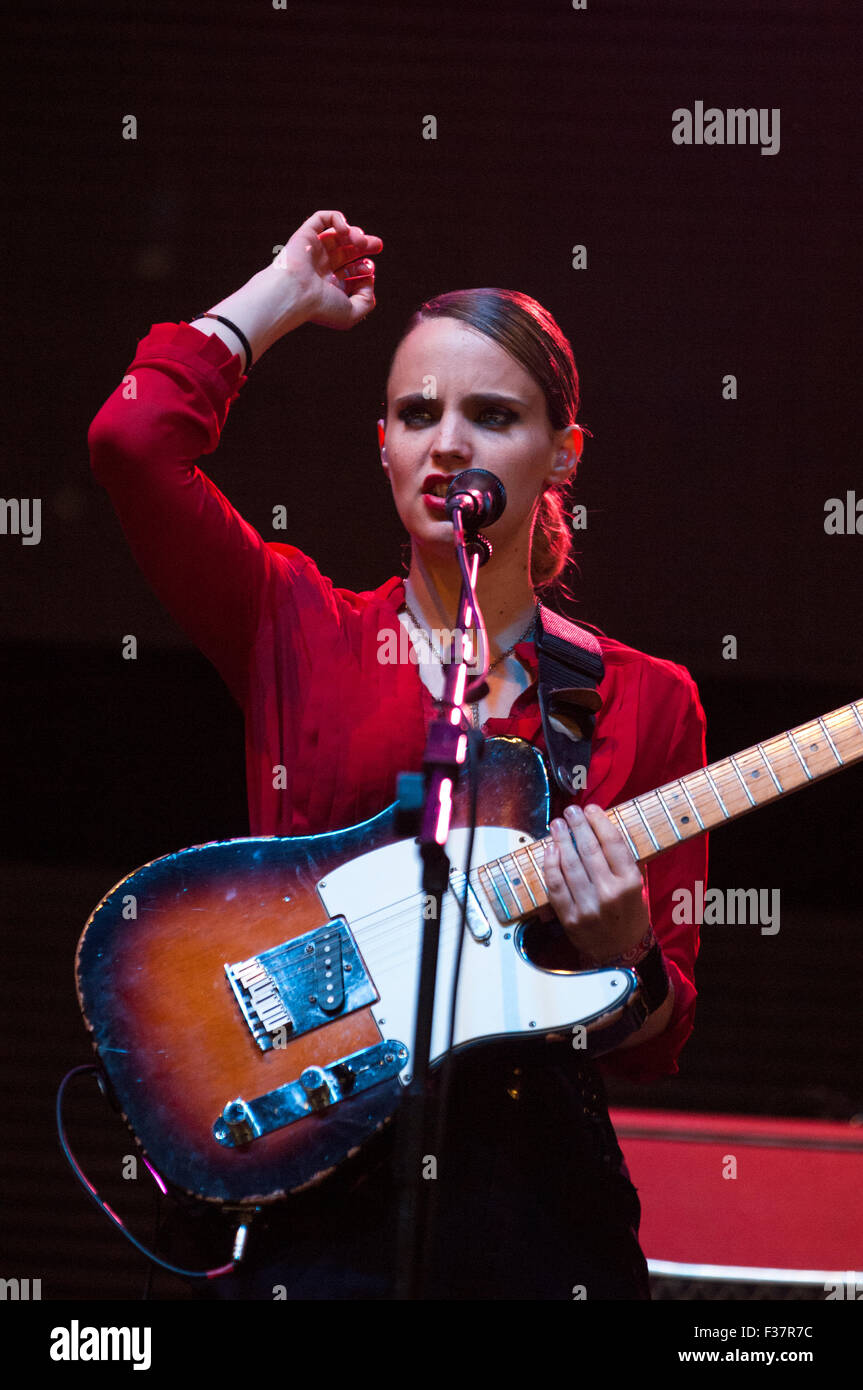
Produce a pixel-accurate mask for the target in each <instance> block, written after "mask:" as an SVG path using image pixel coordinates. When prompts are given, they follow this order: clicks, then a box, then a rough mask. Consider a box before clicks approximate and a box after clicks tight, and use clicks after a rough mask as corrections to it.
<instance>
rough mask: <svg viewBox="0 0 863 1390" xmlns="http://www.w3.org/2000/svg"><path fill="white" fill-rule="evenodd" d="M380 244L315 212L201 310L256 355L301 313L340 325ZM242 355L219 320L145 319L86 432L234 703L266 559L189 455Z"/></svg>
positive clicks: (171, 606) (113, 492) (160, 584)
mask: <svg viewBox="0 0 863 1390" xmlns="http://www.w3.org/2000/svg"><path fill="white" fill-rule="evenodd" d="M381 247H382V243H381V241H380V239H379V238H378V237H372V236H367V235H366V234H365V233H364V232H363V231H362V229H361V228H359V227H352V226H350V225H349V224H348V222H347V220H346V219H345V218H344V216H343V214H342V213H340V212H317V213H315V214H314V216H313V217H310V218H309V219H308V220H307V221H306V222H304V223H303V224H302V226H301V227H300V228H298V230H297V231H296V232H295V233H294V235H293V236H292V237H291V239H290V241H289V242H288V243H287V245H286V246H285V248H284V250H283V251H281V252H280V253H279V255H278V256H277V257H276V259H275V261H273V262H272V264H271V265H269V266H267V267H265V268H264V269H263V270H261V271H259V272H258V273H257V274H256V275H254V276H252V278H251V280H249V281H248V282H247V284H245V285H244V286H243V287H242V288H241V289H239V290H237V291H236V293H234V294H231V295H229V296H228V297H227V298H226V299H224V300H222V301H220V302H219V303H218V304H215V305H213V307H212V310H211V311H210V312H212V313H213V314H218V315H220V316H221V317H222V318H227V319H229V320H230V321H231V322H232V323H233V324H235V325H236V327H237V328H238V329H239V330H240V333H241V334H242V335H243V337H245V338H246V340H247V341H248V343H249V345H250V348H251V353H252V361H253V362H254V361H257V359H258V358H259V357H260V356H261V354H262V353H263V352H266V351H267V349H268V348H270V347H271V346H272V345H273V343H275V342H277V341H278V339H279V338H281V337H283V336H284V335H285V334H286V333H289V332H291V331H292V330H293V329H294V328H297V327H299V326H300V325H301V324H303V323H307V322H311V323H317V324H322V325H325V326H327V327H331V328H342V329H344V328H350V327H352V326H353V325H354V324H355V323H358V322H360V320H361V319H362V318H364V317H365V316H366V315H367V314H368V313H370V312H371V310H372V309H373V308H374V303H375V300H374V264H373V263H372V262H370V261H367V260H364V259H363V258H365V257H366V256H368V255H369V254H372V253H374V254H376V253H377V252H378V251H379V250H380V249H381ZM245 358H246V354H245V350H244V349H243V348H242V346H241V340H240V338H239V337H238V336H237V335H236V334H235V333H234V332H233V331H232V329H231V328H229V327H227V326H226V325H225V324H223V323H221V322H220V321H219V319H215V318H200V319H197V320H195V326H194V327H190V326H189V325H188V324H186V323H182V322H181V323H179V324H171V323H163V324H155V325H153V328H152V329H151V331H150V333H149V334H148V335H147V336H146V337H145V338H143V339H141V341H140V342H139V344H138V347H137V351H136V354H135V357H134V359H133V361H132V363H131V364H130V366H129V368H128V371H127V373H126V375H125V376H124V378H123V381H122V382H121V383H120V385H119V386H118V387H117V388H116V390H115V391H114V392H113V393H112V394H111V396H109V398H108V400H107V401H106V402H105V404H104V405H103V406H102V408H101V410H100V411H99V413H98V414H97V415H96V417H95V419H94V420H93V423H92V424H91V426H90V430H89V434H88V443H89V447H90V456H91V463H92V469H93V473H94V476H95V477H96V479H97V480H98V481H99V482H100V483H101V484H102V485H103V486H104V487H105V488H106V490H107V491H108V493H109V495H110V497H111V501H112V503H113V505H114V508H115V510H116V511H117V514H118V516H119V518H120V522H121V524H122V527H123V530H124V532H125V534H126V537H127V539H128V541H129V544H130V547H131V549H132V552H133V554H134V556H135V559H136V560H137V562H138V564H139V566H140V568H141V570H142V571H143V573H144V575H145V577H146V578H147V580H148V582H149V583H150V585H151V587H152V588H153V590H154V592H155V593H156V594H157V596H158V598H159V599H160V600H161V601H162V602H163V603H164V604H165V606H166V608H168V610H169V611H170V612H171V614H172V615H173V617H174V618H175V619H176V620H177V622H178V623H179V624H180V626H181V627H182V628H183V629H184V631H185V632H186V633H187V634H188V636H189V637H190V638H191V639H192V641H194V642H195V643H196V645H197V646H199V647H200V648H201V650H202V651H203V652H204V653H205V655H206V656H207V657H209V659H210V660H211V661H212V662H213V663H214V665H215V666H216V667H217V669H218V670H219V671H220V673H221V674H222V676H223V677H224V679H225V681H226V682H227V684H228V686H229V688H230V689H231V691H232V693H233V694H234V695H235V697H236V698H237V699H238V700H240V701H241V702H242V700H243V697H244V687H245V673H246V667H247V658H248V653H249V650H250V648H251V644H252V642H253V641H254V636H255V632H256V629H257V623H258V614H259V611H260V602H261V599H262V596H263V594H264V592H265V589H266V584H267V580H268V576H269V567H270V565H271V563H272V559H271V554H270V551H269V549H268V547H267V546H266V544H265V543H264V541H263V540H262V539H261V537H260V536H259V535H258V533H257V532H256V531H255V530H254V528H253V527H251V526H249V525H248V523H247V522H245V521H244V520H243V519H242V517H241V516H240V515H239V514H238V512H237V511H236V510H235V509H234V508H233V507H232V506H231V504H230V502H229V501H228V500H227V498H226V497H225V496H224V495H223V494H222V493H221V492H220V491H219V489H218V488H217V487H216V486H215V484H214V483H212V482H211V481H210V479H209V478H207V477H206V475H205V474H204V473H203V472H201V470H200V469H199V468H197V467H196V466H195V460H196V459H198V458H199V457H200V456H201V455H202V454H209V453H212V452H213V451H214V450H215V449H216V447H217V445H218V443H219V439H220V437H221V431H222V429H223V427H224V424H225V421H226V419H227V415H228V411H229V408H230V404H231V402H232V401H233V400H234V399H236V396H237V395H238V393H239V391H240V389H241V387H242V386H243V385H244V383H245V381H246V377H245V376H242V375H241V370H242V367H243V366H246V367H247V366H248V363H246V360H245ZM241 359H242V360H241Z"/></svg>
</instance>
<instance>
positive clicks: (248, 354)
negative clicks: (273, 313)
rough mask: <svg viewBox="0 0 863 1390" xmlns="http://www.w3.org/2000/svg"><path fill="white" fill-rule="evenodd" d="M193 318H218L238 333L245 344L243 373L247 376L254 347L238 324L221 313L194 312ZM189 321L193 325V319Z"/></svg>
mask: <svg viewBox="0 0 863 1390" xmlns="http://www.w3.org/2000/svg"><path fill="white" fill-rule="evenodd" d="M193 318H196V319H218V321H219V323H223V324H224V325H225V327H226V328H230V330H231V332H232V333H236V335H237V337H238V338H239V340H240V342H241V343H242V344H243V348H244V350H245V353H246V366H245V371H244V373H243V375H244V376H245V375H246V373H247V372H248V370H249V368H250V367H251V365H252V349H251V348H250V346H249V340H248V338H247V337H246V335H245V333H243V332H242V331H241V330H240V329H239V328H238V327H237V325H236V324H235V323H231V320H230V319H225V318H222V315H221V314H194V315H193ZM188 322H189V324H190V325H191V323H192V319H189V320H188Z"/></svg>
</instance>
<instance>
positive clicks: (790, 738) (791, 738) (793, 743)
mask: <svg viewBox="0 0 863 1390" xmlns="http://www.w3.org/2000/svg"><path fill="white" fill-rule="evenodd" d="M788 742H789V743H790V744H791V747H792V748H793V749H794V752H795V753H796V754H797V761H798V762H799V764H800V766H801V767H802V768H803V771H804V772H805V773H806V776H807V777H808V779H809V781H810V782H811V781H812V773H811V772H810V771H809V768H808V767H807V766H806V764H805V762H804V761H803V754H802V753H801V752H800V749H799V748H798V747H797V740H796V738H795V737H794V734H793V732H792V730H791V729H789V730H788Z"/></svg>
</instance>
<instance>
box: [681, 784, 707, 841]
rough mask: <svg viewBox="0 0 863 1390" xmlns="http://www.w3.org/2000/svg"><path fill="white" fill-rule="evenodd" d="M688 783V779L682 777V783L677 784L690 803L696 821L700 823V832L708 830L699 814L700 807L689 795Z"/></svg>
mask: <svg viewBox="0 0 863 1390" xmlns="http://www.w3.org/2000/svg"><path fill="white" fill-rule="evenodd" d="M687 781H688V777H681V778H680V781H679V782H678V783H677V785H678V786H679V787H680V789H681V791H682V792H683V795H684V796H685V797H686V800H687V801H688V802H689V804H690V806H691V807H692V811H693V815H694V816H695V819H696V820H697V821H698V828H699V830H704V829H705V828H706V827H705V824H704V821H703V820H702V819H701V816H700V815H699V814H698V807H697V806H696V804H695V802H694V801H693V800H692V797H691V796H690V795H689V790H688V788H687V786H686V783H687Z"/></svg>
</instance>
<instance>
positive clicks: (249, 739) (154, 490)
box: [88, 323, 707, 1080]
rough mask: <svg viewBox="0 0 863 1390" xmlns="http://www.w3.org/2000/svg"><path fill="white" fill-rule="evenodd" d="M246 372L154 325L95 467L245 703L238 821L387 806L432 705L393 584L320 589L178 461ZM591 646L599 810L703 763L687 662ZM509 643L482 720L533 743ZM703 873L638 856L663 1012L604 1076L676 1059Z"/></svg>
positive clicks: (682, 856) (399, 591)
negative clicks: (643, 864)
mask: <svg viewBox="0 0 863 1390" xmlns="http://www.w3.org/2000/svg"><path fill="white" fill-rule="evenodd" d="M246 380H247V378H246V377H245V376H241V374H240V360H239V357H237V356H236V355H232V354H231V353H230V351H229V349H228V348H227V347H226V346H225V344H224V343H223V342H222V341H221V339H219V338H218V337H216V336H207V335H206V334H203V333H199V332H198V331H197V329H195V328H192V327H190V326H189V325H188V324H185V323H181V324H179V325H177V324H171V323H161V324H155V325H153V327H152V329H151V331H150V333H149V334H148V335H147V336H146V337H145V338H143V339H142V340H141V341H140V342H139V344H138V349H137V352H136V354H135V358H134V360H133V362H132V364H131V366H130V367H129V369H128V373H127V375H126V377H124V380H123V383H121V385H120V386H118V387H117V389H116V390H115V391H114V392H113V394H112V395H111V396H110V397H109V398H108V400H107V401H106V402H105V404H104V406H103V407H102V409H101V410H100V411H99V413H98V414H97V416H96V418H95V419H94V421H93V423H92V425H91V427H90V431H89V436H88V439H89V445H90V451H91V458H92V466H93V472H94V474H95V476H96V478H97V479H98V481H99V482H100V483H102V484H103V485H104V487H105V488H106V489H107V490H108V493H109V495H110V497H111V500H112V502H113V504H114V507H115V509H116V511H117V514H118V516H119V518H120V522H121V524H122V527H123V530H124V532H125V534H126V537H127V539H128V541H129V544H130V546H131V549H132V551H133V554H134V555H135V558H136V560H137V562H138V564H139V566H140V568H141V569H142V571H143V573H144V575H145V576H146V578H147V580H148V581H149V583H150V585H151V586H152V588H153V589H154V591H155V592H156V594H157V595H158V597H159V598H160V599H161V601H162V602H163V603H164V604H165V606H166V607H167V608H168V609H169V611H170V612H171V613H172V615H173V616H174V618H175V619H176V620H177V622H178V623H179V624H180V626H181V627H182V628H183V629H184V630H185V632H186V633H187V634H188V636H189V637H190V638H191V639H192V641H193V642H194V643H195V644H196V645H197V646H198V647H199V648H200V649H201V651H203V652H204V654H205V655H206V656H207V657H208V658H209V659H210V661H212V662H213V664H214V665H215V667H216V669H217V670H218V671H219V673H220V674H221V676H222V677H223V679H224V680H225V682H226V683H227V685H228V688H229V689H230V690H231V692H232V694H233V695H234V697H235V699H236V700H237V701H238V703H239V704H240V706H241V707H242V709H243V712H244V716H245V727H246V778H247V789H248V801H249V826H250V832H251V834H252V835H302V834H309V833H315V832H320V831H326V830H335V829H341V828H343V827H345V826H349V825H353V824H356V823H357V822H358V821H361V820H365V819H366V818H368V817H369V816H372V815H375V814H376V813H377V812H378V811H381V810H383V809H384V807H386V806H388V805H389V804H390V803H391V802H392V801H394V800H395V784H396V776H397V774H398V773H399V772H407V771H419V770H420V768H421V766H422V758H423V752H424V749H425V744H426V731H427V728H428V723H429V720H430V718H431V715H432V711H433V701H432V697H431V695H430V693H429V691H428V689H427V688H426V686H425V685H424V684H423V682H422V680H421V679H420V675H419V669H418V667H417V666H416V665H415V664H413V663H412V662H401V661H399V662H393V663H386V662H381V661H380V660H379V652H380V648H381V638H380V634H381V633H382V632H386V631H394V632H396V633H398V631H399V627H400V624H399V619H398V616H397V614H398V610H399V608H400V606H401V604H402V602H403V599H404V589H403V581H402V580H401V579H399V578H397V577H394V578H392V579H389V580H387V581H386V583H385V584H382V585H381V586H380V588H378V589H375V590H370V591H366V592H363V593H352V592H351V591H349V590H347V589H338V588H336V587H335V586H334V585H333V584H332V583H331V581H330V580H329V579H327V578H326V577H325V576H324V575H322V574H321V573H320V572H319V570H318V568H317V566H316V565H315V563H314V561H313V560H312V559H310V558H309V557H308V556H307V555H304V554H303V553H302V552H301V551H299V550H297V549H296V547H294V546H290V545H281V544H277V543H273V542H267V541H264V540H263V539H262V538H261V536H260V535H259V534H258V532H257V531H255V530H254V528H253V527H251V526H250V525H249V524H248V523H247V522H245V521H244V520H243V518H242V517H241V516H240V515H239V514H238V512H237V511H236V510H235V509H234V508H233V507H232V506H231V504H230V502H229V501H228V500H227V498H226V497H225V496H224V495H223V494H222V493H221V492H220V491H219V489H218V488H217V487H216V486H215V484H214V483H213V482H212V481H211V480H210V479H209V478H208V477H207V476H206V475H205V474H204V473H202V472H201V470H200V469H199V468H197V467H196V466H195V460H196V459H197V458H199V457H200V456H201V455H202V454H209V453H212V452H213V451H214V450H215V448H216V447H217V445H218V443H219V439H220V436H221V431H222V428H223V427H224V424H225V421H226V419H227V415H228V411H229V408H230V403H231V401H233V400H234V399H236V397H237V395H238V394H239V391H240V389H241V388H242V386H243V385H244V384H245V382H246ZM599 640H600V646H601V649H602V656H603V660H604V663H605V676H604V679H603V681H602V682H601V684H600V687H599V693H600V695H601V696H602V699H603V705H602V709H601V711H600V713H599V715H598V717H597V723H596V730H595V733H594V738H593V745H592V747H593V752H592V757H591V762H590V768H589V772H588V779H587V787H586V789H585V791H584V792H582V793H581V794H580V795H579V796H578V797H576V798H575V800H576V801H578V802H579V803H580V804H585V803H586V802H588V801H595V802H597V803H598V804H599V805H600V806H602V807H604V808H608V807H611V806H614V805H616V804H617V803H619V802H621V801H625V800H628V799H629V798H630V797H633V796H637V795H640V794H642V793H644V792H647V791H650V790H652V789H653V788H654V787H656V786H659V785H661V784H663V783H664V782H667V781H669V780H671V779H672V778H674V777H678V776H681V775H682V774H684V773H686V772H691V771H692V770H693V769H694V768H696V767H701V766H703V765H704V763H705V746H704V731H705V719H704V712H703V710H702V708H701V704H700V701H699V698H698V691H697V688H696V686H695V683H694V681H693V680H692V678H691V676H690V675H689V672H688V671H687V670H686V669H685V667H683V666H679V665H676V664H674V663H673V662H670V661H663V660H660V659H658V658H656V657H651V656H647V655H645V654H644V653H643V652H639V651H635V650H634V649H633V648H632V647H627V646H624V645H623V644H622V643H620V642H615V641H614V640H613V639H611V638H608V637H605V636H602V637H600V639H599ZM515 652H516V655H517V656H518V657H519V658H520V659H521V660H522V661H524V662H525V663H526V664H527V666H528V667H529V669H530V671H531V673H532V675H533V677H534V679H533V682H532V684H531V685H530V686H529V688H528V689H526V690H524V691H523V692H522V693H521V694H520V695H519V696H518V697H517V699H516V700H515V701H514V703H513V706H512V709H511V711H510V714H509V715H508V717H507V718H505V719H489V720H488V721H487V723H486V724H485V726H484V728H485V731H486V732H487V733H488V734H504V735H508V736H511V737H519V738H522V739H524V740H525V741H527V742H528V743H532V744H534V745H535V746H536V747H538V748H540V749H541V750H542V751H543V752H544V751H545V750H544V741H543V736H542V721H541V716H540V712H539V705H538V701H537V689H536V669H537V662H536V654H535V650H534V646H533V642H522V643H519V644H518V646H517V647H516V648H515ZM280 769H283V772H279V770H280ZM274 783H275V784H276V785H274ZM553 787H554V784H553ZM554 791H555V793H556V794H555V796H554V797H553V812H554V814H560V811H561V810H562V807H563V805H564V804H565V799H564V798H563V797H562V795H561V794H560V793H558V792H557V791H556V787H554ZM706 877H707V841H706V837H705V836H702V837H700V838H699V839H696V840H690V841H685V842H684V843H682V844H681V845H679V846H677V847H675V848H674V849H672V850H669V851H667V852H666V853H664V854H662V855H660V856H659V857H658V858H656V859H654V860H652V861H651V863H650V864H649V865H648V866H647V885H648V894H649V899H650V915H651V921H652V922H653V925H654V929H655V931H656V934H657V936H658V938H659V940H660V942H661V944H662V949H663V953H664V955H665V958H666V963H667V966H668V971H669V975H670V976H671V979H672V983H673V985H674V991H675V998H674V1011H673V1014H672V1017H671V1020H670V1022H669V1025H668V1027H667V1029H666V1030H665V1031H664V1032H663V1033H662V1034H661V1035H660V1036H659V1037H657V1038H654V1039H652V1040H650V1041H648V1042H647V1043H643V1044H640V1045H639V1046H637V1047H633V1048H631V1049H626V1050H624V1051H619V1050H618V1051H617V1052H615V1053H614V1054H613V1056H612V1057H610V1058H608V1059H607V1060H605V1061H604V1063H603V1065H604V1066H605V1067H606V1068H607V1069H608V1070H609V1071H611V1072H613V1073H614V1074H617V1075H623V1076H626V1077H629V1078H633V1079H641V1080H651V1079H654V1078H656V1077H658V1076H661V1075H663V1074H665V1073H667V1072H673V1071H676V1070H677V1065H676V1062H675V1058H676V1056H677V1054H678V1053H679V1051H680V1049H681V1048H682V1046H683V1044H684V1042H685V1041H686V1038H687V1037H688V1036H689V1033H690V1032H691V1030H692V1021H693V1016H694V1011H695V986H694V963H695V955H696V951H697V945H698V928H697V926H694V925H693V926H686V925H680V924H675V923H673V922H672V920H671V909H672V898H671V895H672V893H673V892H674V891H675V889H681V888H686V889H688V890H689V891H690V892H693V886H694V883H695V882H696V881H697V880H699V879H700V880H701V881H702V882H704V881H706ZM693 900H694V898H693V899H690V901H693Z"/></svg>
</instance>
